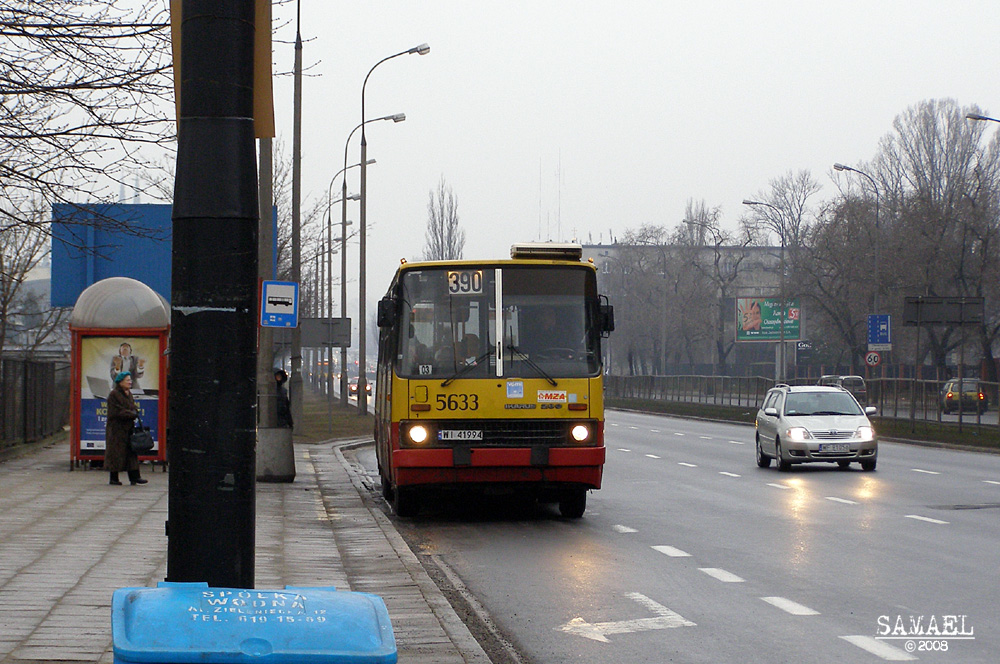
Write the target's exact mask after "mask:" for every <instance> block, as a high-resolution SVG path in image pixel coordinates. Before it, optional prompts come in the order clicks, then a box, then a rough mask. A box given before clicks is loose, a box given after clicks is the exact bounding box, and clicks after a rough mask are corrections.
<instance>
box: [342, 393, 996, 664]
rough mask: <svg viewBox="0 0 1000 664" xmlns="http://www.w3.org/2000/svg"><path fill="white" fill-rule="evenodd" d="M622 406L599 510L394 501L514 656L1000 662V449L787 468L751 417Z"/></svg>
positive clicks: (592, 504) (900, 450)
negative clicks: (761, 446)
mask: <svg viewBox="0 0 1000 664" xmlns="http://www.w3.org/2000/svg"><path fill="white" fill-rule="evenodd" d="M607 420H608V426H607V447H608V461H607V466H606V469H605V478H604V488H603V489H601V490H600V491H596V492H592V493H591V494H590V498H589V504H588V509H587V512H586V514H585V515H584V517H583V518H582V519H579V520H567V519H562V518H561V517H559V515H558V510H556V509H555V507H554V506H525V505H520V504H517V503H516V501H512V500H511V499H510V498H509V497H492V498H486V499H483V500H480V501H473V500H461V501H458V502H457V504H448V505H439V506H437V507H436V508H434V509H431V510H428V511H426V512H425V513H424V514H422V515H421V516H420V517H417V518H415V519H395V517H394V520H395V523H396V525H397V527H398V528H399V530H400V532H401V533H402V534H403V536H404V537H406V538H407V540H408V542H409V543H410V545H411V547H412V548H413V549H414V551H415V552H416V553H417V554H418V556H420V557H421V559H422V560H423V561H424V562H425V565H426V566H428V568H433V569H434V570H435V576H436V578H438V579H439V580H440V582H441V583H442V584H444V585H449V586H450V587H451V595H452V596H453V597H456V598H458V599H459V600H461V599H462V598H463V597H464V598H465V600H467V602H468V603H469V604H471V605H472V606H473V607H474V608H478V610H479V614H480V616H481V617H483V618H484V619H485V623H486V625H487V627H489V626H491V625H492V631H493V634H494V636H496V637H497V638H495V639H493V641H494V643H493V644H492V651H493V652H495V653H497V661H512V662H516V661H522V662H538V663H541V662H546V663H549V664H553V663H562V662H610V663H617V662H621V663H625V662H630V663H631V662H796V663H803V664H805V663H808V662H817V663H820V662H824V663H825V662H879V661H905V660H907V659H915V660H923V661H935V662H962V663H971V662H983V663H986V662H989V663H995V662H997V661H1000V610H998V608H997V607H998V606H1000V584H998V583H997V570H998V568H1000V518H998V517H1000V456H995V455H984V454H979V453H971V452H961V451H950V450H939V449H933V448H926V447H912V446H907V445H900V444H888V443H883V444H882V446H881V448H880V453H879V465H878V470H877V471H875V472H873V473H867V472H863V471H861V470H860V468H858V467H857V465H854V466H852V467H851V469H850V470H847V471H842V470H839V469H837V467H836V466H835V465H825V464H824V465H818V466H796V467H795V469H794V470H793V471H792V472H790V473H779V472H778V471H777V470H776V469H775V468H774V467H773V466H772V467H771V468H769V469H759V468H757V467H756V464H755V463H754V448H753V428H752V427H747V426H741V425H731V424H719V423H707V422H699V421H693V420H682V419H675V418H667V417H660V416H653V415H643V414H634V413H624V412H609V413H608V416H607ZM360 459H361V461H362V462H363V463H364V464H365V465H366V466H368V467H372V466H373V464H374V457H373V455H372V454H371V453H370V452H366V453H363V454H361V456H360ZM372 474H374V471H372ZM374 477H375V478H377V474H374ZM375 481H376V482H377V479H376V480H375ZM377 490H378V487H377V486H374V487H373V489H372V492H373V496H374V495H375V493H376V492H377ZM386 509H387V510H388V507H386ZM456 588H457V591H456ZM486 631H489V630H486ZM935 631H936V633H935ZM880 636H883V637H884V636H889V637H894V638H891V639H884V638H876V637H880ZM895 637H898V638H895ZM911 649H912V650H911ZM908 651H909V652H908Z"/></svg>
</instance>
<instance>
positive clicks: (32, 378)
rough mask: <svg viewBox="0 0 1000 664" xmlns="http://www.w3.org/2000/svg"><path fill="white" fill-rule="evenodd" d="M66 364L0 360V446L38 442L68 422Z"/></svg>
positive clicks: (68, 390)
mask: <svg viewBox="0 0 1000 664" xmlns="http://www.w3.org/2000/svg"><path fill="white" fill-rule="evenodd" d="M69 379H70V365H69V363H68V362H53V361H39V360H24V359H11V358H2V359H0V447H10V446H13V445H21V444H25V443H31V442H34V441H36V440H41V439H42V438H45V437H46V436H50V435H52V434H54V433H56V432H57V431H59V430H60V429H61V428H62V427H63V426H64V425H65V424H66V423H67V422H69V392H70V389H69Z"/></svg>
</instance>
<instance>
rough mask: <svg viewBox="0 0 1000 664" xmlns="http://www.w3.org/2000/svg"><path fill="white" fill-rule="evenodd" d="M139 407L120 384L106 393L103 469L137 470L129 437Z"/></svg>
mask: <svg viewBox="0 0 1000 664" xmlns="http://www.w3.org/2000/svg"><path fill="white" fill-rule="evenodd" d="M138 414H139V409H138V407H137V406H136V404H135V400H134V399H133V398H132V395H131V394H128V393H126V392H125V390H123V389H122V386H121V385H115V389H113V390H112V391H111V394H109V395H108V423H107V428H106V429H105V434H104V470H107V471H109V472H112V473H120V472H122V471H129V470H139V457H137V456H136V455H135V453H134V452H133V451H132V446H131V445H130V444H129V439H130V438H131V437H132V428H133V426H134V423H135V417H136V415H138Z"/></svg>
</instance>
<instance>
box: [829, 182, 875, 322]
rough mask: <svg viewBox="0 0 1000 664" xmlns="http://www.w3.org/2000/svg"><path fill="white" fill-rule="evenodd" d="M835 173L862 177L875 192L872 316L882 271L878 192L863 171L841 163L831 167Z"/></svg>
mask: <svg viewBox="0 0 1000 664" xmlns="http://www.w3.org/2000/svg"><path fill="white" fill-rule="evenodd" d="M833 169H834V170H835V171H847V172H848V173H857V174H858V175H861V176H863V177H866V178H868V181H869V182H871V183H872V189H874V190H875V293H874V294H873V295H872V309H874V311H872V313H873V314H877V313H878V312H879V311H878V292H879V288H880V287H881V285H882V279H881V270H882V231H881V230H880V229H879V225H878V207H879V192H878V185H877V184H876V183H875V179H874V178H873V177H872V176H870V175H868V174H867V173H865V172H864V171H862V170H860V169H857V168H852V167H850V166H846V165H844V164H841V163H839V162H838V163H836V164H834V165H833Z"/></svg>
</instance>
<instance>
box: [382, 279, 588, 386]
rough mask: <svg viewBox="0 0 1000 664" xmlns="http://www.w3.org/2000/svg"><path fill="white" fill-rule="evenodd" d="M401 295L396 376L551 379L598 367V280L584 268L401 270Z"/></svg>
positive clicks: (581, 373) (579, 374) (586, 373)
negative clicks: (499, 317) (498, 317)
mask: <svg viewBox="0 0 1000 664" xmlns="http://www.w3.org/2000/svg"><path fill="white" fill-rule="evenodd" d="M498 282H499V284H500V288H499V289H498V288H497V284H498ZM399 295H400V297H401V300H402V307H401V309H402V311H401V317H400V328H399V329H400V334H399V345H398V348H397V355H396V370H397V373H398V374H399V375H400V376H403V377H410V378H417V377H428V378H431V377H433V378H441V379H443V380H448V379H449V378H452V379H453V378H455V377H462V378H476V377H479V378H495V377H500V376H507V377H523V378H544V379H548V380H550V381H551V380H558V379H559V378H577V377H586V376H594V375H597V373H598V372H599V371H600V332H599V330H598V329H597V326H596V320H597V315H596V312H597V306H598V299H597V283H596V278H595V275H594V274H593V271H592V270H590V269H588V268H586V267H582V266H581V267H575V266H513V265H512V266H504V267H478V266H475V267H473V266H470V267H467V268H463V267H451V266H443V267H440V268H427V269H420V270H408V271H406V272H404V273H403V275H402V276H401V280H400V290H399ZM498 298H499V303H498V301H497V300H498ZM498 309H499V310H500V311H501V312H502V315H501V321H502V326H501V328H502V332H501V339H502V343H501V346H502V356H501V363H500V366H498V365H497V332H498V330H497V328H498V325H497V310H498Z"/></svg>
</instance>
